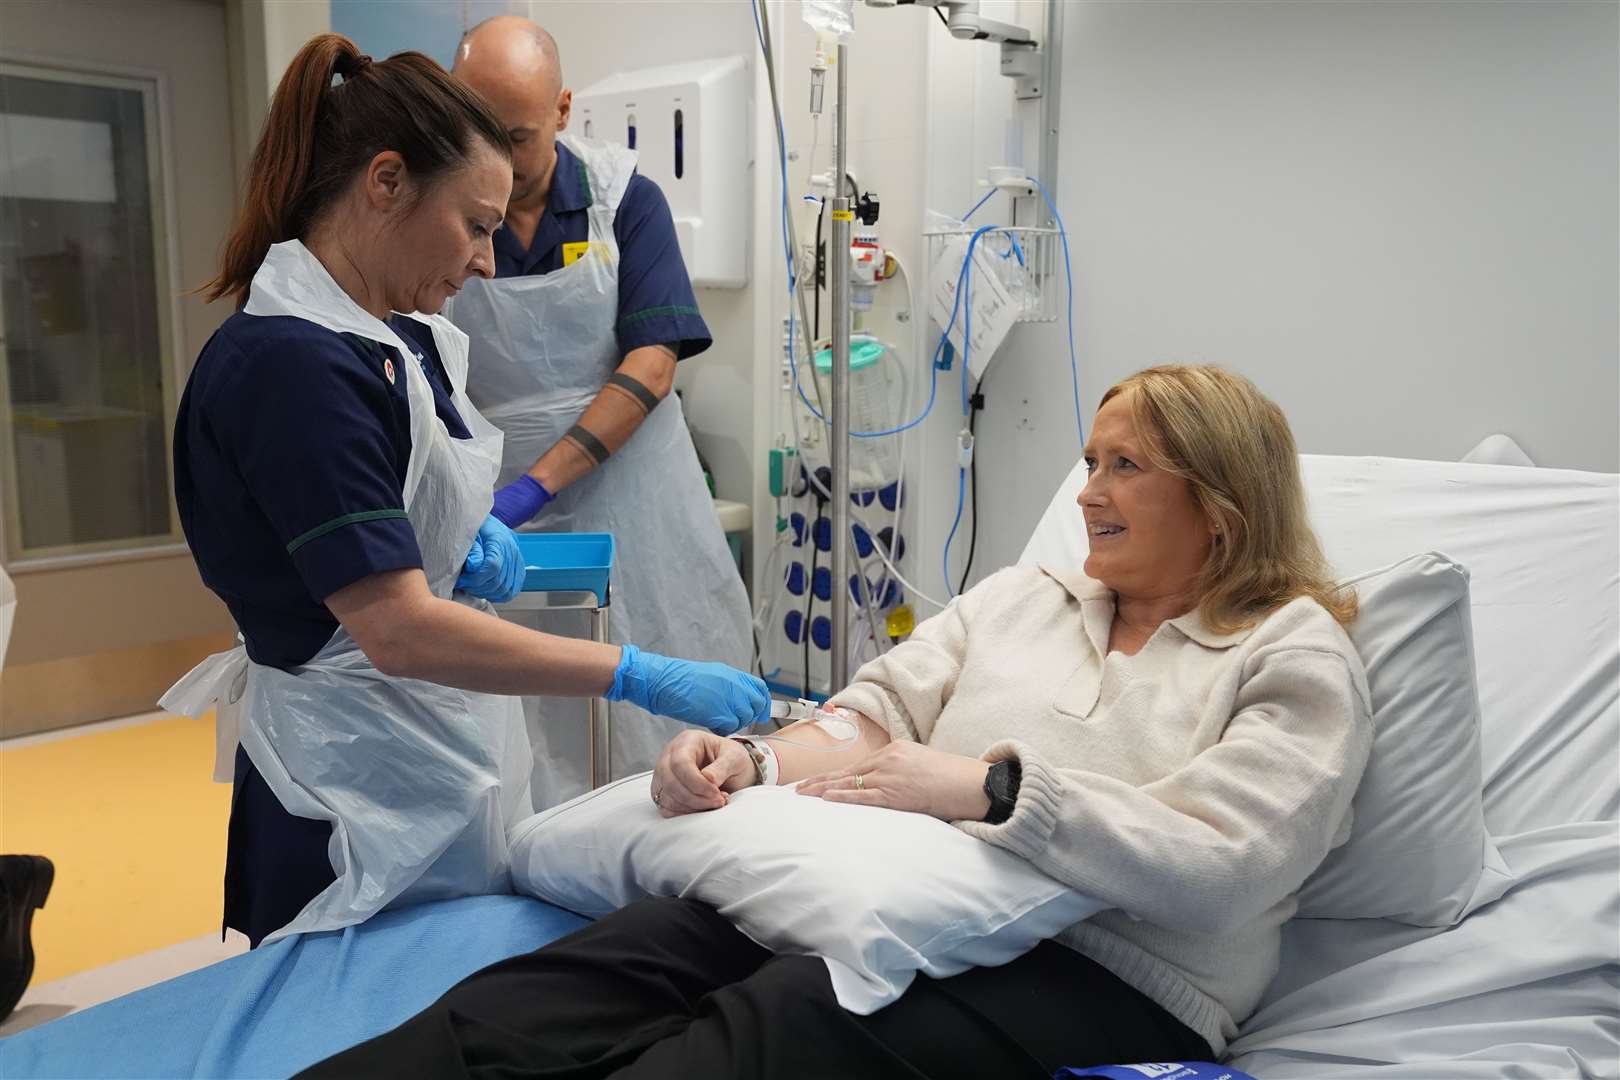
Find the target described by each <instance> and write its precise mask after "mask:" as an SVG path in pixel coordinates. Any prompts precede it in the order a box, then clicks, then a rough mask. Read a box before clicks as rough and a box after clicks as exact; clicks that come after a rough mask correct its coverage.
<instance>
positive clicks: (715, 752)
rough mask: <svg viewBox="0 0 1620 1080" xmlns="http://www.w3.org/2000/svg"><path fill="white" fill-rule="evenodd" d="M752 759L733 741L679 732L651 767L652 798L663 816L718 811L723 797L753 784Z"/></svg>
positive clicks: (723, 802) (708, 735)
mask: <svg viewBox="0 0 1620 1080" xmlns="http://www.w3.org/2000/svg"><path fill="white" fill-rule="evenodd" d="M758 779H759V772H758V770H757V769H755V768H754V759H753V758H751V757H749V756H748V751H747V749H746V748H744V746H743V745H742V744H741V743H739V742H737V741H736V740H735V739H723V738H721V737H720V736H718V735H715V734H713V733H711V732H708V731H696V730H692V731H683V732H681V733H680V734H679V735H677V736H675V737H674V738H673V739H671V740H669V744H668V745H667V746H665V747H664V752H663V753H662V754H661V755H659V758H658V764H657V765H656V766H654V768H653V778H652V795H653V802H655V803H657V804H658V812H659V813H660V814H662V815H663V816H664V817H667V818H671V817H679V816H680V815H682V814H697V813H701V812H702V811H704V810H718V809H720V808H721V807H722V806H724V805H726V801H727V800H726V796H727V794H728V793H730V792H733V791H741V790H742V789H743V788H745V787H748V786H749V785H751V784H754V783H755V782H757V780H758Z"/></svg>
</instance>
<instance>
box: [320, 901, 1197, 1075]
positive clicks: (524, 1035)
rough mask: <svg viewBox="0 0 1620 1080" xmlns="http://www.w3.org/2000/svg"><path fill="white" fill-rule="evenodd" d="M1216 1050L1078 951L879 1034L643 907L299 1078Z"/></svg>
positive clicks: (476, 982)
mask: <svg viewBox="0 0 1620 1080" xmlns="http://www.w3.org/2000/svg"><path fill="white" fill-rule="evenodd" d="M1211 1057H1212V1052H1211V1050H1210V1047H1209V1044H1208V1043H1206V1042H1205V1041H1204V1040H1203V1038H1201V1037H1200V1036H1199V1035H1197V1034H1196V1033H1194V1032H1193V1031H1192V1030H1190V1029H1189V1028H1187V1027H1186V1026H1185V1025H1183V1024H1182V1023H1180V1022H1179V1021H1178V1020H1176V1019H1175V1018H1174V1017H1172V1016H1171V1015H1170V1014H1169V1013H1167V1012H1165V1011H1164V1010H1163V1009H1161V1008H1160V1007H1159V1006H1158V1005H1156V1004H1154V1003H1153V1002H1152V1001H1150V1000H1149V999H1148V998H1146V997H1144V996H1143V995H1142V994H1140V993H1138V992H1137V991H1135V990H1133V989H1132V988H1131V987H1129V986H1127V985H1126V984H1125V983H1123V982H1121V981H1120V980H1119V979H1118V978H1116V977H1115V976H1114V975H1113V974H1112V973H1110V972H1109V971H1107V970H1106V969H1105V968H1102V967H1100V966H1099V965H1097V964H1095V963H1093V962H1092V961H1090V960H1088V959H1086V958H1085V957H1083V956H1081V955H1080V954H1079V953H1077V952H1075V951H1073V950H1072V949H1069V948H1066V947H1064V946H1062V945H1058V944H1055V943H1053V942H1045V943H1043V944H1042V945H1040V946H1038V947H1037V948H1036V949H1034V950H1033V951H1031V952H1029V953H1027V954H1025V955H1024V956H1022V957H1020V958H1019V959H1017V960H1015V961H1013V962H1012V963H1010V964H1007V965H1005V966H1003V967H997V968H975V969H972V970H970V971H966V972H964V973H962V974H961V975H957V976H955V977H953V978H949V979H930V978H927V977H926V976H920V977H918V979H917V980H916V982H914V983H913V984H912V985H911V988H910V989H909V990H907V991H906V993H905V994H904V995H903V996H902V997H901V998H900V1000H898V1001H896V1002H895V1003H894V1004H892V1005H890V1006H888V1007H887V1008H885V1009H881V1010H879V1011H878V1012H876V1013H874V1014H872V1015H871V1016H856V1015H855V1014H853V1013H850V1012H847V1011H845V1010H844V1009H843V1008H842V1007H841V1006H840V1005H839V1004H838V1001H837V999H836V998H835V997H834V996H833V991H832V983H831V980H830V979H829V977H828V975H827V968H826V965H825V964H824V963H822V961H820V960H818V959H816V958H814V957H807V956H777V955H774V954H773V953H771V952H769V951H768V950H766V949H762V948H760V947H759V946H758V945H756V944H754V943H753V942H752V941H749V940H748V938H746V937H744V936H743V934H742V933H740V932H739V931H738V930H736V929H735V928H734V927H733V926H732V925H731V924H730V923H729V922H727V921H726V920H725V919H723V918H721V917H720V915H718V914H717V913H716V912H715V910H714V909H713V908H711V907H709V906H707V905H705V904H701V903H698V902H696V901H691V900H675V899H656V900H643V901H640V902H638V903H635V904H632V905H630V906H629V907H627V908H624V909H623V910H621V911H618V912H615V913H614V914H612V915H609V916H608V917H606V918H604V919H601V920H599V921H598V922H595V923H593V924H591V925H590V926H587V927H583V928H581V929H580V930H577V931H575V932H574V933H573V934H570V935H568V936H567V937H564V938H560V939H558V940H557V941H555V942H553V943H552V944H550V945H547V946H546V947H545V948H543V949H539V950H537V951H536V952H532V953H529V954H527V955H524V956H517V957H513V958H512V959H509V960H504V961H502V962H501V963H498V964H495V965H493V966H491V967H488V968H485V969H484V970H483V971H480V972H478V973H476V974H474V975H472V976H469V977H468V978H467V979H466V980H464V981H463V982H462V983H460V984H459V985H458V986H455V987H454V988H452V989H451V990H450V991H449V992H448V993H446V994H445V995H444V997H442V998H440V999H439V1000H438V1001H437V1002H436V1003H435V1004H433V1005H432V1006H430V1007H429V1008H427V1009H425V1010H424V1011H422V1012H421V1013H418V1014H417V1015H416V1016H415V1017H413V1018H412V1019H410V1020H408V1021H406V1022H405V1023H404V1024H402V1025H400V1026H399V1027H398V1028H395V1029H394V1030H393V1031H391V1032H388V1033H387V1034H385V1035H380V1036H378V1037H377V1038H375V1039H372V1040H371V1041H369V1042H366V1043H362V1044H361V1045H359V1046H357V1047H355V1048H353V1049H351V1050H348V1051H345V1052H344V1053H342V1054H339V1055H337V1056H336V1057H333V1058H330V1059H328V1060H327V1061H324V1062H322V1063H321V1064H319V1065H316V1066H315V1067H314V1068H312V1069H310V1070H309V1071H307V1072H305V1073H304V1074H302V1075H303V1076H304V1077H308V1078H320V1077H333V1078H339V1077H341V1078H344V1080H355V1078H360V1077H379V1078H381V1077H390V1078H392V1077H405V1076H420V1077H481V1078H490V1080H493V1078H496V1077H499V1078H502V1080H515V1078H517V1077H546V1078H567V1080H584V1078H587V1077H617V1078H620V1080H631V1078H652V1077H657V1078H659V1080H672V1078H684V1077H701V1078H703V1080H723V1078H726V1077H736V1078H739V1080H740V1078H749V1080H754V1078H759V1080H776V1078H782V1080H795V1078H800V1077H802V1078H806V1080H812V1078H813V1080H833V1078H836V1080H846V1078H856V1077H874V1078H877V1077H884V1078H887V1077H901V1078H905V1077H910V1078H922V1077H927V1078H930V1080H945V1078H952V1077H994V1078H996V1080H1016V1078H1019V1077H1029V1078H1030V1080H1045V1078H1047V1077H1050V1076H1051V1075H1052V1073H1053V1072H1054V1071H1055V1070H1057V1069H1058V1068H1060V1067H1062V1066H1064V1065H1095V1064H1102V1063H1123V1062H1137V1061H1177V1060H1202V1061H1208V1060H1210V1059H1211Z"/></svg>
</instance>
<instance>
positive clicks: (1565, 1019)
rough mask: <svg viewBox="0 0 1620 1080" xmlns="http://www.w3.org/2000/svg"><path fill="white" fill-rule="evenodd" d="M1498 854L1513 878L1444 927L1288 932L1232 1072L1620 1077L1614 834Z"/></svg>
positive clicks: (1298, 1078)
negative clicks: (1494, 897) (1497, 894)
mask: <svg viewBox="0 0 1620 1080" xmlns="http://www.w3.org/2000/svg"><path fill="white" fill-rule="evenodd" d="M1496 842H1497V845H1498V847H1499V848H1500V849H1501V851H1502V855H1503V857H1504V858H1505V859H1506V860H1507V861H1508V863H1509V864H1510V865H1511V866H1512V867H1513V869H1514V872H1515V874H1516V876H1517V880H1516V881H1515V882H1514V884H1513V886H1512V887H1511V888H1510V890H1509V891H1508V893H1507V894H1506V895H1505V896H1503V897H1502V899H1500V900H1498V901H1496V902H1495V903H1494V904H1491V905H1489V906H1487V907H1484V908H1482V909H1480V910H1479V911H1476V912H1474V913H1473V914H1472V915H1470V916H1469V917H1468V918H1466V919H1464V920H1463V921H1462V922H1461V923H1459V924H1458V925H1456V926H1454V927H1451V928H1450V929H1447V930H1436V929H1434V928H1431V927H1413V926H1405V925H1402V924H1399V923H1393V922H1388V921H1386V920H1383V919H1370V920H1353V921H1345V920H1333V919H1296V920H1294V921H1293V922H1290V923H1288V924H1287V926H1285V927H1284V929H1283V967H1282V970H1281V971H1280V972H1279V973H1278V976H1277V980H1276V982H1275V983H1273V984H1272V987H1271V989H1270V990H1269V991H1268V992H1267V995H1266V1000H1265V1001H1264V1002H1262V1004H1261V1007H1260V1010H1259V1011H1258V1012H1257V1013H1255V1015H1254V1016H1252V1017H1250V1018H1249V1020H1248V1021H1247V1022H1246V1023H1245V1024H1244V1025H1243V1031H1242V1034H1241V1036H1240V1037H1239V1038H1238V1039H1237V1041H1235V1042H1234V1043H1233V1044H1232V1046H1231V1047H1230V1048H1229V1050H1228V1053H1229V1055H1230V1060H1231V1062H1232V1064H1234V1065H1236V1066H1237V1067H1238V1068H1240V1069H1242V1070H1243V1071H1245V1072H1247V1073H1249V1074H1250V1075H1252V1076H1256V1077H1262V1078H1264V1080H1316V1078H1319V1077H1335V1078H1355V1077H1363V1076H1365V1077H1368V1078H1370V1080H1385V1078H1389V1080H1452V1078H1458V1080H1461V1078H1467V1080H1487V1078H1489V1080H1508V1078H1518V1077H1547V1078H1549V1080H1552V1078H1558V1080H1565V1078H1574V1077H1614V1076H1616V1075H1620V1061H1617V1057H1620V1015H1617V1013H1616V1003H1617V1001H1620V946H1617V945H1616V935H1615V928H1616V925H1617V923H1620V885H1617V884H1616V882H1617V880H1620V847H1617V845H1616V837H1615V827H1614V824H1613V823H1611V822H1587V823H1582V824H1575V825H1555V826H1549V827H1547V828H1543V829H1537V830H1534V831H1531V832H1528V833H1523V834H1520V835H1517V836H1509V837H1501V836H1499V837H1497V838H1496ZM1335 969H1337V970H1335ZM1324 971H1330V972H1331V974H1326V975H1323V972H1324ZM1302 980H1303V982H1302Z"/></svg>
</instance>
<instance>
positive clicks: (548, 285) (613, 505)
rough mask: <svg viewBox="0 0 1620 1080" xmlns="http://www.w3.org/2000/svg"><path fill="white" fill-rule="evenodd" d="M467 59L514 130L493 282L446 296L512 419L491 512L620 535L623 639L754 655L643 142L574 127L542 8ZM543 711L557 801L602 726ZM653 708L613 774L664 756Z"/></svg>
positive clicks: (476, 398)
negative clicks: (686, 371) (688, 387)
mask: <svg viewBox="0 0 1620 1080" xmlns="http://www.w3.org/2000/svg"><path fill="white" fill-rule="evenodd" d="M455 74H456V76H457V77H458V78H460V79H461V80H462V81H463V82H465V83H466V84H467V85H469V86H471V87H472V88H473V89H474V90H476V91H478V92H479V94H481V95H482V96H483V97H484V98H485V99H486V100H488V101H489V102H490V105H491V107H492V108H493V110H494V112H495V114H496V115H497V116H498V117H499V118H500V121H501V124H502V125H503V126H504V127H505V128H506V130H507V131H508V133H509V134H510V135H511V137H512V143H513V150H512V172H513V182H512V195H511V198H510V200H509V201H508V203H507V205H506V220H505V222H504V224H503V225H502V226H501V228H500V229H499V231H497V232H496V234H495V280H493V281H486V280H482V279H480V280H476V281H470V282H468V287H467V288H466V290H465V291H463V292H462V293H461V295H459V296H457V297H456V298H455V300H454V302H453V303H452V304H451V305H450V307H449V309H448V310H447V312H446V314H447V315H449V317H450V318H451V319H452V320H453V321H454V322H455V324H456V325H457V326H458V327H460V328H461V329H462V330H464V331H466V332H467V334H468V335H469V337H471V339H472V354H471V355H472V360H471V371H470V373H469V375H468V381H467V393H468V396H469V397H470V398H471V399H472V401H473V403H474V404H476V405H477V406H478V408H479V409H480V410H482V411H483V413H484V415H485V416H487V417H488V418H489V419H490V421H491V422H492V423H494V424H495V425H496V426H497V427H499V428H500V429H501V430H502V431H504V432H505V433H506V444H505V448H504V452H503V455H502V460H501V470H500V480H499V483H500V484H501V485H502V487H501V488H500V490H499V491H498V492H497V493H496V496H495V516H496V517H498V518H500V519H501V520H503V521H504V522H506V523H507V524H508V525H511V526H512V527H514V528H518V527H521V526H523V525H525V523H529V522H533V527H537V528H542V529H547V530H550V529H559V530H570V531H580V532H587V531H588V532H596V531H600V532H611V533H613V534H614V536H615V538H616V540H617V543H618V548H619V551H620V552H621V554H622V563H623V571H622V573H620V574H619V575H618V576H617V577H616V578H615V580H614V583H613V609H612V612H613V614H612V626H611V634H612V638H613V640H614V641H635V642H638V643H640V644H642V645H643V646H645V647H647V648H651V649H657V650H659V651H661V652H668V653H672V654H676V655H680V656H685V657H690V658H693V659H702V660H718V661H723V662H726V663H730V664H735V665H740V666H745V665H747V664H748V662H749V657H750V656H751V655H752V649H751V645H752V641H751V636H750V629H749V612H748V598H747V595H746V593H745V592H744V590H743V585H742V580H741V579H740V577H739V576H738V574H737V568H736V566H735V564H734V563H733V562H732V559H731V555H730V552H729V551H728V550H727V547H726V542H725V535H724V533H723V532H722V531H721V529H720V524H719V521H718V520H717V519H716V517H715V514H714V509H713V504H712V501H711V496H710V492H709V489H708V487H707V485H706V484H705V483H704V480H703V473H702V469H701V467H700V466H699V464H698V460H697V453H696V451H695V450H694V449H693V447H692V439H691V436H690V435H689V434H688V432H687V430H686V422H685V420H684V418H683V417H682V415H681V403H680V401H679V399H678V398H676V397H675V396H674V395H672V394H670V389H671V387H672V386H673V385H674V381H675V366H676V362H677V361H678V360H682V359H685V358H686V357H690V356H693V355H695V354H697V353H700V352H702V351H703V350H705V349H707V348H708V347H709V345H710V342H711V338H710V334H709V328H708V327H707V326H706V325H705V324H704V321H703V317H702V315H701V314H699V312H698V308H697V301H696V299H695V297H694V296H693V293H692V285H691V282H690V281H689V280H688V278H687V274H686V265H685V263H684V262H682V260H681V251H680V247H679V245H678V244H677V243H676V238H675V224H674V221H673V219H672V218H671V216H670V211H669V204H668V203H667V202H666V201H665V199H664V196H663V193H662V192H660V191H659V189H658V185H656V184H655V183H653V182H652V181H651V180H649V179H648V178H646V177H645V176H642V175H641V174H639V173H638V172H637V171H636V163H637V158H636V154H635V152H634V151H633V150H629V149H625V148H624V147H621V146H611V145H608V144H606V143H601V142H594V141H592V140H589V139H582V138H577V137H575V136H573V135H564V136H561V137H559V135H558V132H559V131H561V130H562V129H563V128H565V127H567V125H568V114H569V107H570V101H571V95H570V93H569V91H567V90H565V89H564V88H563V80H562V68H561V64H560V61H559V58H558V54H557V46H556V42H555V41H553V40H552V37H551V35H550V34H548V33H546V32H545V31H544V30H542V29H541V28H540V27H538V26H536V25H535V24H534V23H532V22H530V21H529V20H527V19H523V18H519V17H517V16H497V17H496V18H493V19H490V20H487V21H486V22H483V23H480V24H479V25H478V26H476V27H474V28H473V29H472V30H471V31H470V32H469V33H468V34H467V35H466V37H465V38H463V39H462V42H461V44H460V46H459V48H458V49H457V50H456V61H455ZM649 122H650V121H649ZM626 134H627V135H628V133H626ZM629 141H630V145H631V146H634V145H635V140H634V137H633V136H629ZM531 707H532V708H534V710H535V712H536V714H537V715H536V716H535V717H532V718H531V723H530V725H529V730H530V732H531V733H532V734H533V736H534V738H535V740H536V743H537V746H538V749H539V752H538V753H537V754H536V760H535V766H536V767H535V802H536V804H538V805H548V804H551V803H555V802H560V801H562V800H564V799H567V798H570V797H571V796H573V795H575V794H578V793H579V792H580V791H583V790H584V789H585V787H586V786H587V785H588V783H589V778H588V777H587V776H586V775H585V762H586V760H587V758H586V755H585V753H584V752H583V746H582V745H581V743H582V741H583V739H584V732H585V731H586V726H585V724H584V723H582V722H568V723H558V722H557V720H558V718H559V714H563V713H565V712H566V711H568V710H569V709H570V707H569V706H567V705H566V704H565V703H562V702H555V701H547V702H540V703H538V704H537V705H532V706H531ZM572 708H577V706H574V707H572ZM630 711H631V710H628V709H625V710H619V709H615V713H616V714H619V715H622V714H623V713H626V712H630ZM637 719H638V720H639V721H641V722H639V723H638V722H631V723H623V722H615V723H614V725H613V746H612V747H611V748H610V753H611V758H612V763H613V770H614V773H615V774H616V775H622V774H624V773H627V772H636V771H639V770H642V769H650V768H651V767H652V766H653V763H654V762H655V761H656V760H657V758H658V755H659V753H660V752H661V751H662V749H663V745H664V743H665V742H667V741H668V740H669V738H671V737H672V736H673V735H674V734H675V732H676V730H677V729H676V728H675V727H674V726H673V725H670V724H668V723H667V722H660V721H654V720H652V718H650V717H644V716H640V717H637Z"/></svg>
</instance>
